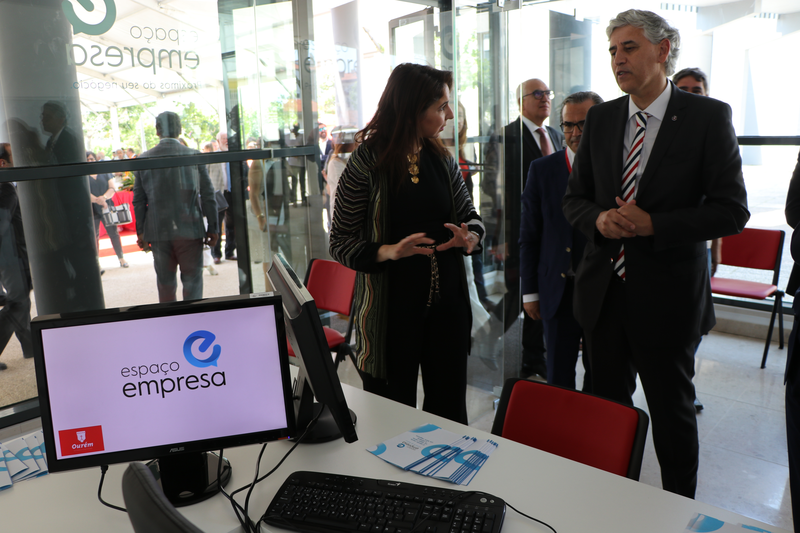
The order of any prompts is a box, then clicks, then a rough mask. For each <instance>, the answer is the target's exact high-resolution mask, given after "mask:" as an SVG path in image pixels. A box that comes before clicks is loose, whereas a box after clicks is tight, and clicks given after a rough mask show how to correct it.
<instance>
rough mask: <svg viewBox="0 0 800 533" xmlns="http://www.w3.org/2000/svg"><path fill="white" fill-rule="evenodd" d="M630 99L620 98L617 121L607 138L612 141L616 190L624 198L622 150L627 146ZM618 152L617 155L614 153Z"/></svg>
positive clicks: (612, 168) (612, 163)
mask: <svg viewBox="0 0 800 533" xmlns="http://www.w3.org/2000/svg"><path fill="white" fill-rule="evenodd" d="M628 98H630V96H623V97H622V98H618V99H617V100H616V102H617V112H616V113H615V115H616V121H615V123H614V124H612V128H613V129H612V130H611V131H610V132H609V133H610V134H611V135H609V136H608V137H607V139H609V140H610V141H611V143H610V146H609V150H610V151H611V153H612V154H614V155H613V156H612V157H611V172H612V175H613V176H614V177H615V180H614V189H615V191H616V193H617V196H619V197H622V163H623V161H622V152H623V151H622V149H621V147H622V146H623V145H624V144H625V124H626V123H627V122H628ZM614 152H616V153H614Z"/></svg>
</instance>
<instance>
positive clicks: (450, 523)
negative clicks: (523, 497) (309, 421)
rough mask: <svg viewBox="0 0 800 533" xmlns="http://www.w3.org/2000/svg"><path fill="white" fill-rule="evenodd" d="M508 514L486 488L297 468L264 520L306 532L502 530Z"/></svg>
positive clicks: (492, 532) (488, 532)
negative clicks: (468, 488) (443, 486)
mask: <svg viewBox="0 0 800 533" xmlns="http://www.w3.org/2000/svg"><path fill="white" fill-rule="evenodd" d="M505 513H506V504H505V502H504V501H503V500H502V499H500V498H498V497H496V496H492V495H491V494H486V493H483V492H469V491H460V490H453V489H441V488H435V487H430V486H425V485H415V484H413V483H404V482H399V481H387V480H383V479H369V478H363V477H352V476H341V475H337V474H325V473H322V472H295V473H293V474H291V475H290V476H289V477H287V478H286V481H285V482H284V483H283V486H281V488H280V490H278V492H277V494H276V495H275V497H274V498H273V499H272V502H271V503H270V504H269V507H267V511H266V513H264V516H263V520H264V522H266V523H267V524H269V525H272V526H275V527H280V528H284V529H291V530H294V531H300V532H303V533H321V532H338V531H342V532H344V531H347V532H351V531H364V532H371V533H412V532H424V533H462V532H464V533H465V532H470V533H499V531H500V527H501V526H502V525H503V518H504V517H505Z"/></svg>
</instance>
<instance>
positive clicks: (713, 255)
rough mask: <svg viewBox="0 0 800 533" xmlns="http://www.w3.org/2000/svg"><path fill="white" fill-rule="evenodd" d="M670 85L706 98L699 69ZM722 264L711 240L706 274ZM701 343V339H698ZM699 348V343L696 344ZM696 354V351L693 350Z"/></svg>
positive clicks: (679, 76)
mask: <svg viewBox="0 0 800 533" xmlns="http://www.w3.org/2000/svg"><path fill="white" fill-rule="evenodd" d="M672 83H674V84H675V86H676V87H678V89H680V90H681V91H686V92H687V93H693V94H697V95H700V96H708V78H707V77H706V73H705V72H703V71H702V70H700V69H699V68H685V69H683V70H681V71H680V72H678V73H677V74H675V75H674V76H673V77H672ZM721 262H722V239H712V240H710V241H708V273H709V275H711V276H713V275H714V274H716V273H717V267H718V266H719V264H720V263H721ZM700 340H701V342H702V337H701V338H700ZM697 348H700V343H699V342H698V343H697ZM695 353H697V349H695ZM703 407H704V406H703V403H702V402H701V401H700V400H698V399H697V398H695V399H694V408H695V410H696V411H697V412H698V413H699V412H700V411H702V410H703Z"/></svg>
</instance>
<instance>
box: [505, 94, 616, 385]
mask: <svg viewBox="0 0 800 533" xmlns="http://www.w3.org/2000/svg"><path fill="white" fill-rule="evenodd" d="M601 103H603V99H602V98H600V96H599V95H597V94H596V93H593V92H591V91H582V92H578V93H574V94H571V95H569V96H568V97H566V98H565V99H564V102H563V103H562V104H561V128H562V129H563V131H564V139H565V141H566V145H567V148H566V149H564V150H559V151H558V152H555V153H554V154H551V155H548V156H546V157H542V158H540V159H537V160H535V161H534V162H533V163H532V164H531V166H530V170H529V171H528V180H527V183H526V185H525V192H524V193H523V194H522V222H521V224H520V236H519V246H520V283H521V285H522V287H521V290H522V306H523V308H524V309H525V313H526V314H527V315H528V316H529V317H530V318H532V319H533V320H541V321H542V322H543V325H544V337H545V341H546V343H547V382H548V383H552V384H555V385H561V386H563V387H570V388H573V389H574V388H575V363H576V362H577V360H578V352H579V350H580V343H581V337H582V336H583V331H582V329H581V327H580V325H579V324H578V321H577V320H575V317H574V316H573V313H572V297H573V294H574V283H575V270H576V269H577V266H578V262H579V261H580V259H581V256H582V255H583V250H584V248H585V246H586V237H584V236H583V235H582V234H581V233H580V232H577V231H574V230H573V229H572V226H570V224H569V222H567V219H566V217H565V216H564V212H563V211H562V210H561V200H562V199H563V198H564V192H565V191H566V190H567V180H568V179H569V173H570V172H571V170H572V161H573V160H574V159H575V153H576V152H577V151H578V145H579V144H580V142H581V135H582V134H583V123H584V120H585V119H586V113H587V112H588V111H589V108H590V107H592V106H593V105H595V104H601ZM583 365H584V368H585V370H586V375H585V377H584V380H583V390H585V391H588V390H590V389H591V379H590V371H589V365H588V363H587V358H586V357H584V358H583Z"/></svg>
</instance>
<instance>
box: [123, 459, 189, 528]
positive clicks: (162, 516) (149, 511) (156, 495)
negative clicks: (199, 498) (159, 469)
mask: <svg viewBox="0 0 800 533" xmlns="http://www.w3.org/2000/svg"><path fill="white" fill-rule="evenodd" d="M122 497H123V499H124V500H125V507H126V508H127V509H128V518H129V519H130V521H131V525H133V530H134V531H135V532H136V533H155V532H158V533H203V532H202V530H201V529H198V528H197V527H195V525H194V524H192V523H191V522H189V520H187V519H186V517H185V516H183V515H182V514H181V513H179V512H178V510H177V509H175V506H174V505H172V503H170V501H169V500H168V499H167V497H166V496H164V491H163V490H161V486H160V485H159V484H158V482H157V481H156V478H155V477H153V473H152V472H151V471H150V468H149V467H148V466H147V465H145V464H144V463H131V464H130V465H128V468H126V469H125V473H124V474H123V475H122Z"/></svg>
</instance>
